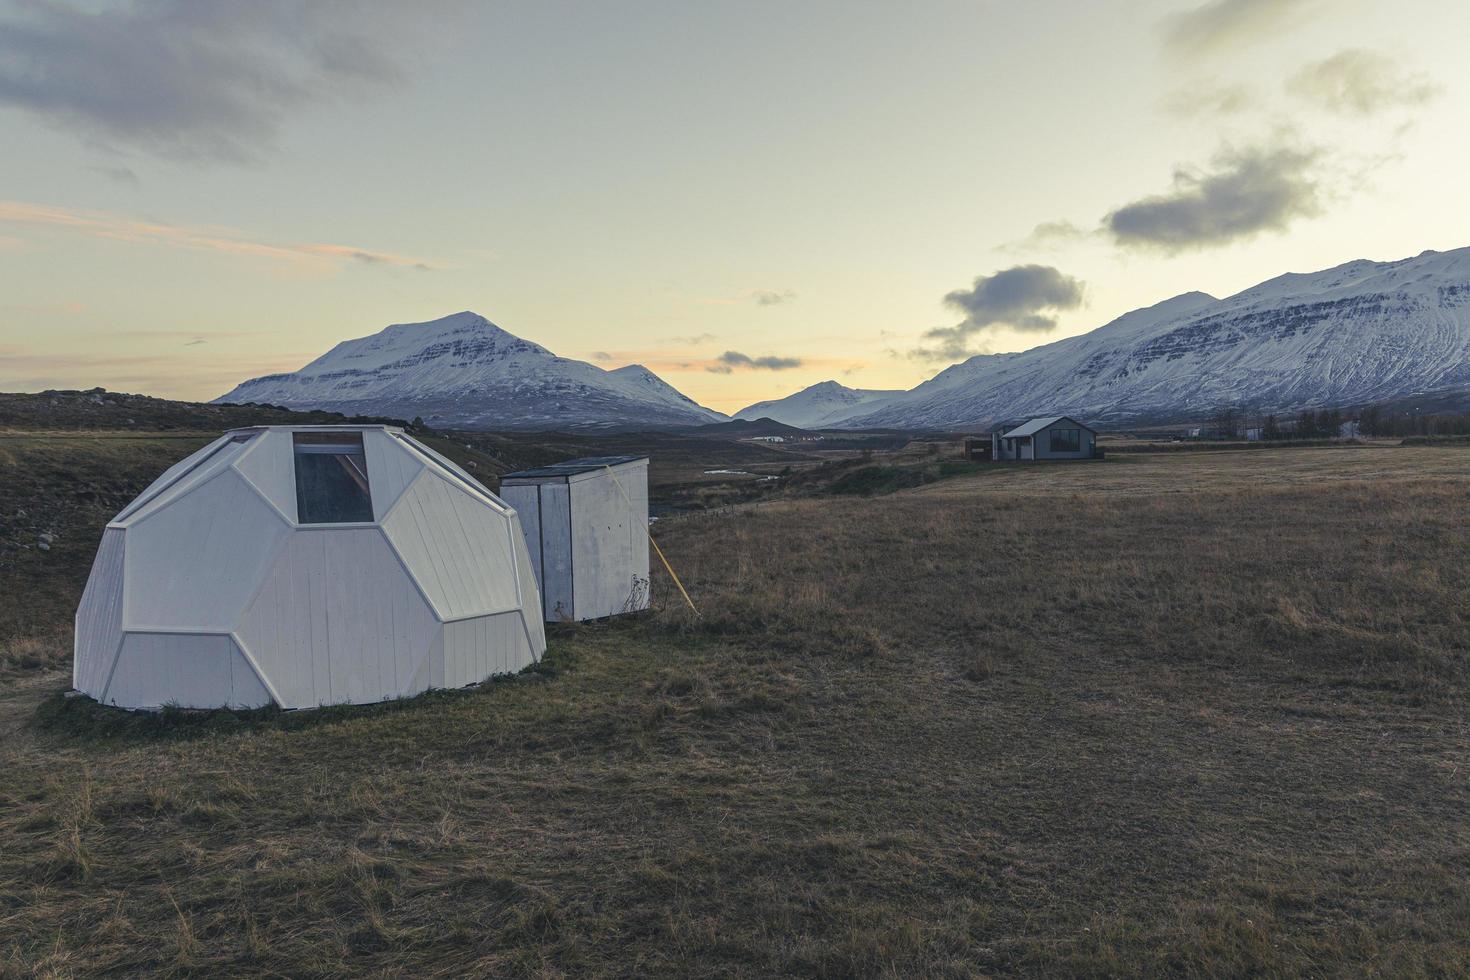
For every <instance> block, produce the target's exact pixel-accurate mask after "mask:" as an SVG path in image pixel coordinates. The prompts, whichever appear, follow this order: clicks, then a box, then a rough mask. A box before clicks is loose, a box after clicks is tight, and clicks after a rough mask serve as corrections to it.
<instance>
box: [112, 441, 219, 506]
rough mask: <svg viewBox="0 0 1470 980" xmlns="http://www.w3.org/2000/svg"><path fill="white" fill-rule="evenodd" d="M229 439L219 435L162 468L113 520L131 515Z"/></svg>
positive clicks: (207, 457)
mask: <svg viewBox="0 0 1470 980" xmlns="http://www.w3.org/2000/svg"><path fill="white" fill-rule="evenodd" d="M229 441H230V437H229V436H220V437H219V438H218V439H216V440H214V441H213V442H211V443H210V444H209V445H207V446H205V447H203V448H202V449H199V450H198V451H196V452H193V453H190V454H189V455H188V456H185V457H184V458H183V459H181V460H179V461H178V462H177V463H175V464H174V465H172V466H170V467H169V468H168V469H166V470H164V471H163V472H162V473H161V474H159V477H158V479H156V480H154V481H153V482H152V483H150V484H148V486H146V487H145V488H143V492H142V493H140V494H138V495H137V496H136V497H134V498H133V499H132V501H131V502H130V503H129V504H128V505H127V506H126V507H124V508H123V509H122V510H120V511H118V514H117V516H116V517H114V518H113V520H114V521H123V520H127V518H129V517H131V516H132V515H133V514H135V513H137V512H138V511H139V510H141V509H142V508H143V506H144V505H145V504H147V503H148V502H149V501H150V500H152V499H153V498H155V497H157V496H158V495H159V494H160V493H162V492H163V491H164V490H167V489H168V488H169V487H171V486H173V485H174V484H175V483H176V482H178V480H179V477H181V476H183V475H184V474H185V473H188V472H189V471H190V470H191V469H193V468H194V467H196V466H198V465H199V464H200V463H202V462H203V461H205V460H207V459H209V458H210V457H211V456H212V455H214V453H215V452H216V451H217V450H218V449H220V448H221V447H222V446H224V445H226V444H227V443H228V442H229Z"/></svg>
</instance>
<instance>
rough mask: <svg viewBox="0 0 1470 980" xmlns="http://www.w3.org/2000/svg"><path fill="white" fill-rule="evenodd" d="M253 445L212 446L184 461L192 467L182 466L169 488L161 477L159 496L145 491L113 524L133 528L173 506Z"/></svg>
mask: <svg viewBox="0 0 1470 980" xmlns="http://www.w3.org/2000/svg"><path fill="white" fill-rule="evenodd" d="M249 445H250V443H249V442H236V441H234V439H233V438H225V439H220V440H216V441H215V442H212V443H210V444H209V445H208V446H206V447H204V448H203V449H201V450H199V452H197V453H195V454H194V455H193V456H190V457H189V458H188V459H186V460H185V461H184V462H185V463H187V464H188V465H180V466H179V467H178V469H179V470H180V473H179V475H178V476H176V477H174V478H173V480H172V481H170V482H169V483H168V484H167V485H162V484H163V483H164V481H163V480H162V479H161V478H160V480H159V481H158V483H159V484H160V486H159V489H158V491H157V492H156V493H153V494H152V496H151V497H150V496H149V495H148V492H147V491H145V492H144V495H143V496H141V497H139V498H138V499H136V500H134V501H133V502H132V503H131V504H129V505H128V506H127V508H126V509H124V510H123V512H122V513H121V514H119V515H118V516H117V517H116V519H114V521H113V523H114V524H124V525H126V526H128V527H131V526H133V525H135V524H139V523H141V522H142V521H145V520H147V519H148V518H149V517H151V516H152V515H153V514H156V513H158V512H159V511H160V510H163V509H164V508H166V507H171V506H172V505H173V504H174V502H175V501H177V500H179V499H180V498H182V497H185V496H187V495H188V494H190V493H192V492H193V491H194V490H196V489H197V488H199V487H200V486H202V485H203V484H205V483H208V482H209V481H210V480H212V479H214V478H215V477H216V476H218V475H219V474H220V473H222V472H223V471H225V470H227V469H229V468H230V464H231V463H233V462H234V461H235V460H236V459H238V458H239V457H240V455H241V454H242V453H243V452H244V451H245V449H246V447H248V446H249Z"/></svg>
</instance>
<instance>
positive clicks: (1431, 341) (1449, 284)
mask: <svg viewBox="0 0 1470 980" xmlns="http://www.w3.org/2000/svg"><path fill="white" fill-rule="evenodd" d="M1452 393H1463V394H1464V395H1465V396H1466V400H1467V401H1470V248H1462V249H1456V250H1454V251H1450V252H1425V253H1423V254H1422V255H1418V256H1416V257H1414V258H1411V259H1403V260H1401V261H1397V262H1371V261H1368V260H1358V261H1354V262H1349V263H1347V264H1346V265H1340V266H1337V267H1336V268H1333V269H1327V270H1325V271H1323V272H1314V273H1308V274H1296V273H1291V274H1287V275H1284V276H1278V277H1277V278H1275V279H1270V280H1268V281H1266V282H1263V283H1261V284H1260V285H1258V286H1254V287H1252V288H1250V289H1247V290H1245V291H1244V292H1241V293H1237V294H1236V295H1234V296H1231V297H1229V298H1228V299H1221V300H1217V299H1215V298H1214V297H1211V296H1208V295H1206V294H1204V293H1185V294H1184V295H1182V296H1176V297H1174V298H1173V299H1169V300H1165V301H1164V302H1162V303H1159V304H1157V305H1156V306H1150V307H1147V308H1146V309H1142V310H1135V311H1134V312H1132V313H1128V314H1125V315H1124V316H1121V317H1119V318H1118V319H1116V320H1114V321H1112V322H1111V323H1109V324H1107V325H1105V326H1102V327H1099V328H1097V329H1096V330H1093V331H1092V332H1091V333H1086V334H1082V335H1080V336H1077V337H1069V338H1067V339H1065V340H1059V341H1057V342H1056V343H1052V344H1047V345H1045V346H1043V347H1036V348H1033V349H1031V350H1028V351H1023V352H1021V353H1017V354H982V355H978V356H975V357H972V358H970V359H969V360H967V361H964V362H962V363H959V364H956V365H954V366H952V367H949V368H947V369H945V370H944V371H941V372H940V373H939V374H938V375H936V376H935V377H933V378H931V379H930V380H928V381H926V382H924V383H923V384H921V385H919V386H918V387H917V388H914V389H913V390H911V391H907V392H904V393H902V394H899V395H894V396H891V397H889V398H886V399H884V400H882V401H880V402H878V403H877V404H876V405H874V406H873V407H872V408H871V410H867V409H866V408H865V407H864V406H858V407H857V409H856V410H854V411H853V412H850V413H848V414H847V415H845V416H843V417H841V418H838V419H834V420H831V421H829V422H828V423H827V424H828V425H837V426H841V427H846V428H946V429H955V428H968V427H977V428H978V427H983V426H987V425H989V424H991V423H994V422H997V421H1001V420H1005V419H1013V418H1027V417H1033V416H1038V415H1061V414H1066V415H1075V416H1077V417H1078V418H1081V419H1084V420H1088V421H1099V422H1103V423H1114V424H1126V423H1129V422H1138V421H1156V420H1157V421H1162V420H1183V419H1189V418H1202V417H1206V416H1208V415H1209V414H1210V413H1211V412H1213V411H1214V410H1215V409H1216V408H1218V407H1219V406H1221V405H1225V404H1231V403H1236V404H1249V405H1250V406H1252V407H1254V408H1257V409H1259V410H1260V411H1263V412H1264V411H1275V412H1290V411H1293V410H1296V409H1301V408H1310V407H1323V406H1330V405H1337V406H1351V405H1361V404H1367V403H1372V402H1387V401H1393V400H1399V399H1404V398H1410V397H1417V396H1423V395H1430V394H1436V395H1443V394H1452Z"/></svg>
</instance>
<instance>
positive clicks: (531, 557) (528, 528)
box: [501, 483, 541, 606]
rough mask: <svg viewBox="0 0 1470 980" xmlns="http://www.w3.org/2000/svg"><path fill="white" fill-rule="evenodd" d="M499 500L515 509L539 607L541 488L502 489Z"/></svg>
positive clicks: (518, 487)
mask: <svg viewBox="0 0 1470 980" xmlns="http://www.w3.org/2000/svg"><path fill="white" fill-rule="evenodd" d="M501 498H502V499H504V500H505V502H506V503H508V504H510V506H511V507H512V508H514V509H515V512H516V519H517V521H518V523H519V524H520V528H521V535H522V540H523V541H524V543H525V545H526V558H527V560H528V561H530V563H531V575H532V576H533V577H534V578H535V582H536V594H537V596H538V599H537V603H538V606H539V603H540V599H539V596H540V594H541V488H540V486H538V485H537V484H534V483H525V484H521V485H519V486H512V487H502V488H501ZM522 601H525V589H524V587H523V588H522Z"/></svg>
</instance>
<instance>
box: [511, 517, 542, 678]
mask: <svg viewBox="0 0 1470 980" xmlns="http://www.w3.org/2000/svg"><path fill="white" fill-rule="evenodd" d="M511 540H512V541H513V542H514V543H515V545H516V547H515V553H516V570H517V572H518V573H519V575H520V577H521V617H522V619H523V620H524V624H525V625H524V629H525V631H526V641H527V642H528V643H529V644H530V647H531V656H532V657H533V658H534V659H536V660H540V659H541V655H542V654H543V653H545V652H546V624H545V623H544V622H543V621H542V620H543V618H544V613H543V612H542V609H543V606H542V604H541V591H540V590H541V587H540V585H539V584H538V583H537V581H536V579H535V578H534V577H533V576H532V574H531V555H530V553H529V552H528V550H527V546H528V543H529V542H530V541H533V540H534V539H531V538H529V537H528V536H527V535H524V534H521V533H520V532H519V531H517V530H515V529H514V528H512V529H511ZM538 550H539V549H538Z"/></svg>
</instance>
